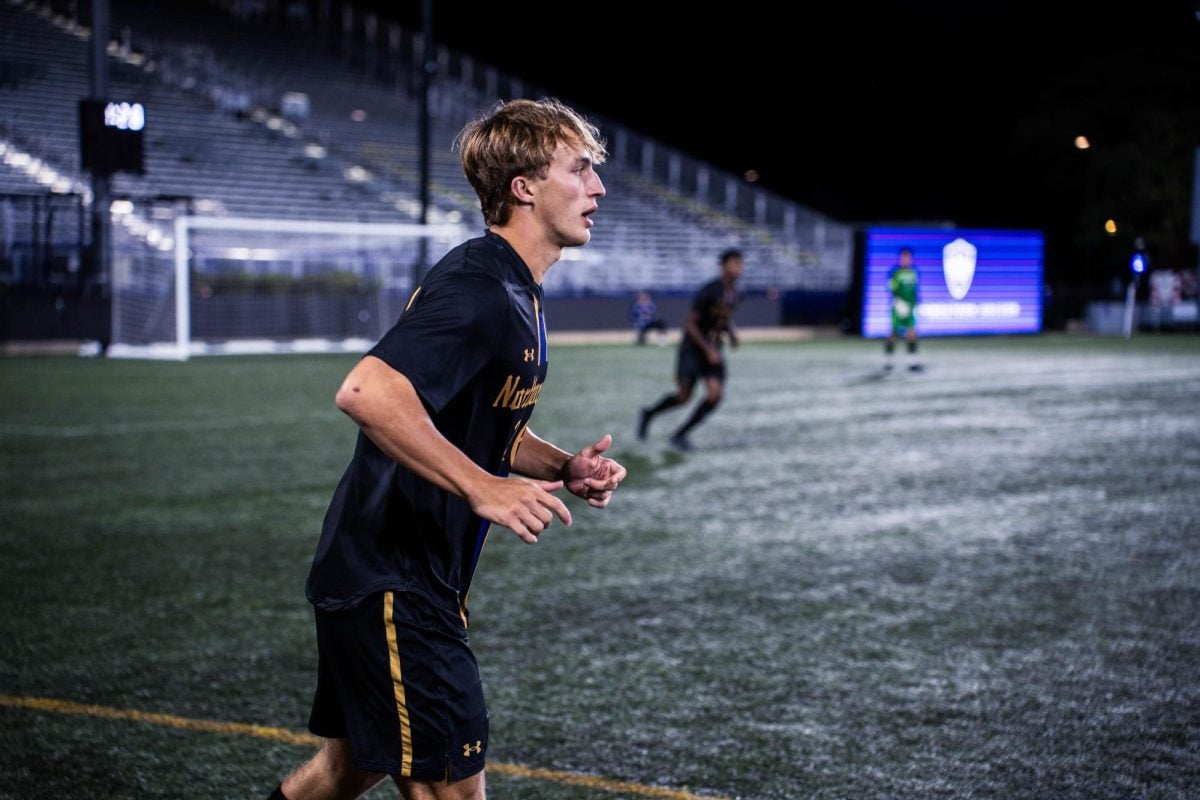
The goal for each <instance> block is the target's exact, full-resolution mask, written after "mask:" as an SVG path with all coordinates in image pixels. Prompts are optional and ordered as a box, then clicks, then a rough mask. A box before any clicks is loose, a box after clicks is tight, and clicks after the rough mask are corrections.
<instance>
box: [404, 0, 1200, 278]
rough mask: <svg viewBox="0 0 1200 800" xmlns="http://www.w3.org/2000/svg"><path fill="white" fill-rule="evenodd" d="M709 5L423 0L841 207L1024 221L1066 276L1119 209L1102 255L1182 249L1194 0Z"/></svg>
mask: <svg viewBox="0 0 1200 800" xmlns="http://www.w3.org/2000/svg"><path fill="white" fill-rule="evenodd" d="M403 5H404V8H405V9H406V11H407V13H409V14H410V15H412V14H413V13H414V8H415V9H416V11H417V12H419V8H420V4H419V3H405V4H403ZM651 7H653V8H654V9H655V11H654V12H653V14H652V15H651V14H650V13H649V12H648V11H647V9H649V8H651ZM393 8H395V6H393ZM450 8H454V9H455V10H454V11H453V13H448V9H450ZM672 8H673V9H676V10H674V11H672V10H671V9H672ZM712 8H713V9H714V11H713V13H706V12H705V11H704V10H703V7H702V6H701V5H700V4H653V3H645V2H642V3H631V2H609V3H595V4H584V3H555V4H542V3H520V4H511V3H472V4H456V5H454V6H451V5H450V4H449V3H446V2H442V0H437V1H436V2H435V18H434V36H435V38H436V39H437V40H438V41H439V42H442V43H444V44H447V45H449V46H451V47H454V48H455V49H459V50H463V51H466V52H469V53H472V54H473V55H474V56H475V57H476V58H477V59H478V60H480V61H482V62H485V63H490V64H493V65H495V66H497V67H500V68H502V69H504V70H506V71H509V72H512V73H514V74H516V75H518V76H520V77H522V78H523V79H525V80H526V81H528V82H530V83H532V84H534V85H537V86H541V87H544V88H545V89H546V91H547V92H548V93H551V94H554V95H556V96H558V97H560V98H561V99H563V100H565V101H567V102H570V103H572V104H573V105H576V106H577V107H579V108H580V109H581V110H584V111H592V112H594V113H598V114H601V115H603V116H606V117H609V118H611V119H613V120H616V121H620V122H623V123H624V124H626V125H628V126H629V127H631V128H634V129H636V130H640V131H642V132H643V133H646V134H648V135H651V136H653V137H655V138H657V139H659V140H661V141H663V142H664V143H666V144H669V145H671V146H673V147H676V148H679V149H680V150H683V151H685V152H688V153H690V154H692V155H695V156H697V157H699V158H701V159H704V160H707V161H710V162H712V163H713V164H715V165H717V166H719V167H722V168H724V169H727V170H730V171H732V172H734V173H737V174H743V173H744V172H745V171H746V170H751V169H752V170H757V172H758V174H759V176H760V177H759V185H761V186H764V187H766V188H768V189H771V190H772V191H775V192H777V193H779V194H782V195H785V196H787V197H791V198H793V199H795V200H797V201H799V202H801V203H804V204H806V205H809V206H811V207H812V208H814V209H816V210H818V211H820V212H822V213H825V214H828V215H830V216H832V217H834V218H836V219H839V220H841V221H845V222H853V223H869V222H880V221H887V222H942V221H948V222H954V223H956V224H958V225H959V226H961V227H972V226H999V227H1019V228H1035V229H1040V230H1043V231H1045V232H1046V233H1047V235H1048V239H1049V240H1050V241H1049V242H1048V250H1049V251H1051V252H1050V254H1049V256H1048V259H1049V260H1050V261H1053V262H1055V265H1057V267H1058V269H1059V271H1060V272H1061V274H1062V275H1064V276H1065V278H1066V279H1071V278H1078V277H1080V275H1078V274H1077V273H1078V272H1079V270H1078V266H1077V263H1076V262H1078V260H1079V259H1078V252H1079V251H1080V249H1081V248H1082V246H1083V244H1084V242H1085V241H1086V239H1085V237H1086V236H1093V235H1099V236H1100V237H1101V238H1102V239H1103V231H1102V221H1103V220H1102V219H1101V220H1099V221H1095V220H1093V219H1092V218H1093V217H1108V216H1115V217H1117V218H1118V220H1119V221H1121V222H1127V223H1128V224H1126V225H1123V226H1122V228H1121V235H1120V236H1119V237H1110V238H1112V239H1114V241H1112V242H1106V241H1103V240H1101V241H1098V242H1096V243H1095V244H1094V245H1093V247H1094V249H1095V250H1096V253H1097V256H1098V259H1097V260H1098V261H1099V262H1100V263H1103V260H1104V258H1105V252H1104V250H1103V248H1104V247H1108V248H1109V249H1110V250H1113V254H1110V258H1116V255H1115V253H1116V251H1117V250H1118V249H1120V247H1123V246H1124V244H1122V243H1119V242H1117V241H1116V240H1121V242H1124V238H1125V237H1127V236H1131V235H1132V232H1133V229H1134V228H1138V229H1139V230H1140V231H1142V232H1145V233H1152V234H1153V239H1154V246H1155V247H1156V248H1157V249H1158V250H1160V251H1161V253H1162V254H1163V255H1164V257H1169V258H1173V259H1177V260H1187V259H1193V260H1192V261H1191V262H1190V263H1191V265H1192V266H1194V255H1193V254H1192V252H1191V250H1190V247H1191V246H1190V244H1189V243H1188V241H1187V235H1186V233H1187V231H1186V223H1187V216H1188V215H1189V214H1190V202H1191V200H1190V191H1191V166H1192V164H1191V161H1192V153H1193V151H1194V148H1195V147H1196V145H1197V144H1200V137H1198V135H1197V131H1198V130H1200V22H1197V21H1196V9H1197V8H1200V3H1193V2H1184V1H1183V0H1160V1H1158V2H1151V0H1143V1H1142V2H1136V3H1135V2H1126V1H1125V0H1116V2H1112V3H1104V4H1100V3H1080V2H1076V1H1075V0H1068V2H1041V3H1036V4H1035V3H1032V2H1028V0H1022V2H991V3H963V2H953V3H952V2H944V1H942V2H932V0H912V1H911V2H899V1H898V0H897V1H896V2H857V3H828V4H809V3H804V4H787V3H754V2H745V3H737V4H724V5H721V6H714V7H712ZM1048 9H1050V10H1049V11H1048ZM649 16H653V17H656V18H657V17H662V18H663V19H662V21H659V22H651V21H649V20H648V19H647V17H649ZM416 20H419V13H418V14H417V16H416V17H415V19H414V18H412V17H411V16H410V18H409V19H408V20H403V19H402V21H407V22H409V24H412V23H413V22H414V21H416ZM1079 134H1084V135H1087V136H1089V138H1090V139H1091V140H1092V142H1093V143H1094V145H1095V146H1094V147H1093V149H1092V150H1091V151H1089V152H1086V153H1085V152H1083V151H1079V150H1077V149H1076V148H1075V147H1074V145H1073V141H1074V139H1075V137H1076V136H1077V135H1079ZM1089 170H1090V172H1089ZM1137 184H1145V185H1144V186H1141V185H1137ZM1165 184H1170V186H1169V187H1167V189H1164V188H1163V187H1164V185H1165ZM1160 195H1164V196H1160ZM1168 217H1169V218H1170V220H1169V221H1168V222H1163V219H1164V218H1168ZM1092 222H1094V223H1095V224H1091V223H1092ZM1181 229H1182V230H1181ZM1083 230H1086V231H1087V232H1088V233H1086V234H1085V233H1083V232H1082V231H1083ZM1096 232H1099V233H1098V234H1097V233H1096ZM1068 262H1071V263H1068Z"/></svg>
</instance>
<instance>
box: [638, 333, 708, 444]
mask: <svg viewBox="0 0 1200 800" xmlns="http://www.w3.org/2000/svg"><path fill="white" fill-rule="evenodd" d="M699 378H700V362H699V360H698V354H697V353H696V348H694V347H690V346H689V345H687V343H684V344H681V345H680V347H679V358H678V361H677V363H676V368H675V391H674V392H672V393H670V394H666V395H663V396H662V398H661V399H659V401H658V402H657V403H655V404H654V405H652V406H642V408H641V409H640V410H639V411H638V438H639V439H645V438H646V434H647V433H649V432H650V420H652V419H654V417H655V416H656V415H658V414H661V413H662V412H664V411H669V410H670V409H672V408H678V407H679V406H681V405H683V404H685V403H686V402H687V401H688V400H691V399H692V389H693V388H694V387H695V385H696V381H697V380H699Z"/></svg>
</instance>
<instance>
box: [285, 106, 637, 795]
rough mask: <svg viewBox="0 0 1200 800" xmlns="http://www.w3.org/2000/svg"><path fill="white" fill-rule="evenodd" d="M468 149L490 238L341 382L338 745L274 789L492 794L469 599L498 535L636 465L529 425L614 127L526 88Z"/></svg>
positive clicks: (329, 522)
mask: <svg viewBox="0 0 1200 800" xmlns="http://www.w3.org/2000/svg"><path fill="white" fill-rule="evenodd" d="M458 146H459V148H460V150H461V154H462V162H463V171H464V172H465V173H466V175H467V178H468V180H469V181H470V182H471V185H472V186H473V187H474V188H475V191H476V192H477V193H478V195H479V199H480V201H481V205H482V209H483V215H484V219H485V220H486V222H487V225H488V228H487V232H486V234H485V235H483V236H481V237H479V238H475V239H471V240H469V241H467V242H465V243H463V244H461V245H459V246H458V247H456V248H454V249H453V250H451V251H450V252H449V253H447V254H446V255H445V256H444V257H443V258H442V260H441V261H439V262H438V263H437V264H436V265H435V266H434V267H433V268H432V269H431V270H430V271H429V274H428V276H427V277H426V279H425V281H424V282H423V283H422V285H421V286H419V287H418V288H417V290H416V291H415V292H414V293H413V295H412V298H411V299H410V300H409V303H408V307H407V308H406V309H405V311H404V313H403V314H402V315H401V316H400V319H399V320H398V321H397V322H396V324H395V325H394V326H393V327H392V329H391V330H390V331H388V333H387V334H386V335H385V336H384V337H383V339H382V340H380V342H379V343H378V344H377V345H376V346H375V347H374V348H373V349H372V350H371V351H370V352H369V353H368V354H367V355H366V356H365V357H364V358H362V359H361V360H360V361H359V362H358V363H357V365H356V366H355V367H354V368H353V369H352V370H351V371H350V373H349V374H348V375H347V376H346V378H345V381H344V382H343V383H342V386H341V388H340V389H339V390H338V392H337V397H336V404H337V406H338V408H339V409H341V410H342V411H344V412H345V413H346V414H348V415H349V416H350V417H351V418H352V419H353V420H354V421H355V422H356V423H357V424H358V425H359V427H360V432H359V434H358V442H357V445H356V447H355V451H354V457H353V459H352V460H351V462H350V465H349V467H348V468H347V469H346V472H345V474H344V475H343V476H342V479H341V482H340V483H339V484H338V487H337V489H336V491H335V492H334V495H333V499H332V501H331V502H330V504H329V509H328V511H327V512H326V515H325V522H324V527H323V530H322V532H321V538H320V542H319V543H318V545H317V550H316V555H315V557H314V559H313V564H312V569H311V571H310V573H309V576H308V582H307V586H306V592H307V595H308V598H309V600H310V601H311V602H312V604H313V606H314V607H315V614H316V625H317V653H318V677H317V689H316V694H315V697H314V699H313V707H312V713H311V716H310V718H309V730H311V731H312V732H313V733H315V734H317V735H318V736H321V737H324V739H325V742H324V744H323V746H322V747H321V750H320V751H319V752H318V753H317V754H316V755H315V756H314V757H313V758H312V760H310V761H309V762H307V763H306V764H304V765H303V766H301V767H300V768H299V769H297V770H296V771H295V772H294V773H292V774H291V775H290V776H288V778H287V779H286V780H284V781H283V782H282V784H280V786H279V787H277V788H276V789H275V791H274V793H273V794H272V795H271V796H272V797H273V798H281V797H282V798H290V799H291V800H301V798H352V797H358V796H359V795H361V794H362V793H364V792H366V791H367V790H369V789H370V788H371V787H372V786H374V785H375V784H376V783H378V782H379V781H381V780H382V779H383V778H384V777H385V776H387V775H390V776H392V778H393V779H394V781H395V783H396V784H397V786H398V787H399V789H400V792H401V794H402V795H403V796H404V797H405V798H407V799H408V800H482V799H483V798H484V796H485V787H484V773H483V769H484V759H485V756H486V753H487V745H488V713H487V706H486V703H485V700H484V694H483V687H482V684H481V682H480V676H479V669H478V667H477V665H476V662H475V657H474V655H473V654H472V652H471V649H470V646H469V644H468V638H467V622H468V614H467V593H468V591H469V589H470V586H471V579H472V576H473V575H474V573H475V568H476V565H477V563H478V560H479V554H480V551H481V549H482V548H483V542H484V538H485V537H486V536H487V532H488V528H489V526H490V525H492V524H493V523H495V524H499V525H503V526H505V527H507V528H510V529H511V530H512V531H513V532H515V533H516V534H517V535H518V536H519V537H520V538H521V539H523V540H524V541H526V542H529V543H533V542H536V541H537V539H538V536H539V534H541V533H542V532H543V531H544V530H545V529H546V527H548V526H549V525H550V523H551V521H552V520H553V519H554V518H555V517H558V518H559V519H560V520H561V521H562V522H564V523H566V524H568V525H569V524H570V523H571V514H570V512H569V511H568V509H567V507H566V506H565V505H564V504H563V502H562V501H561V500H560V499H559V498H558V497H556V496H555V495H554V492H555V491H557V490H559V489H560V488H563V487H565V488H566V489H567V490H568V491H570V492H571V493H572V494H575V495H578V496H579V497H582V498H585V499H586V500H587V501H588V503H589V505H591V506H593V507H596V508H603V507H604V506H606V505H608V503H609V500H610V499H611V497H612V493H613V490H615V489H616V488H617V485H618V484H619V483H620V482H621V480H622V478H624V476H625V470H624V468H623V467H621V465H620V464H618V463H617V462H615V461H613V460H612V459H610V458H607V457H605V456H604V455H603V454H604V452H605V451H606V450H607V449H608V448H609V446H610V445H611V443H612V438H611V437H610V436H607V435H606V436H604V437H602V438H601V439H600V440H599V441H597V442H596V443H595V444H592V445H589V446H587V447H584V448H583V449H582V450H580V451H579V452H578V453H576V454H574V455H572V454H570V453H568V452H566V451H564V450H561V449H559V448H558V447H555V446H554V445H552V444H550V443H549V442H546V441H544V440H542V439H540V438H538V437H537V436H536V435H534V433H533V432H532V431H530V430H529V428H528V425H529V418H530V416H531V415H532V413H533V408H534V404H535V403H536V402H537V400H538V396H539V395H540V393H541V390H542V382H543V381H544V380H545V379H546V371H547V366H548V364H549V359H548V357H547V352H546V322H545V316H544V310H543V303H542V287H541V281H542V277H543V276H544V275H545V274H546V271H547V270H549V268H550V267H551V265H553V264H554V263H555V262H556V261H558V260H559V258H560V257H561V256H562V251H563V248H565V247H577V246H580V245H583V244H586V243H587V242H588V240H589V239H590V238H591V232H590V229H591V227H592V224H593V223H592V219H591V215H592V213H593V212H594V211H596V208H597V201H598V200H599V199H600V198H601V197H603V196H604V186H603V184H602V183H601V181H600V178H599V176H598V175H597V174H596V172H595V170H594V166H595V165H596V164H599V163H600V162H601V161H602V160H603V158H604V154H605V153H604V145H603V142H602V141H601V140H600V138H599V132H598V131H597V129H596V128H595V127H594V126H592V125H591V123H589V122H587V121H586V120H584V119H583V118H582V117H580V116H579V115H578V114H576V113H575V112H574V111H572V110H571V109H569V108H567V107H566V106H564V105H562V104H560V103H558V102H557V101H554V100H542V101H538V102H533V101H529V100H514V101H511V102H509V103H503V104H500V105H498V106H497V107H496V108H495V109H493V110H492V111H491V112H490V113H489V114H487V115H486V116H484V117H482V118H480V119H478V120H475V121H474V122H472V123H470V124H468V125H467V126H466V127H465V128H464V129H463V131H462V133H461V134H460V135H459V138H458ZM510 473H512V474H515V475H522V476H525V477H523V478H518V477H510Z"/></svg>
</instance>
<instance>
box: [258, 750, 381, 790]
mask: <svg viewBox="0 0 1200 800" xmlns="http://www.w3.org/2000/svg"><path fill="white" fill-rule="evenodd" d="M385 777H386V773H383V772H368V771H366V770H361V769H358V768H357V767H355V766H354V763H353V760H352V756H351V752H350V742H349V740H347V739H326V740H325V742H324V744H322V745H321V749H320V750H318V751H317V754H316V755H315V756H313V757H312V758H311V759H310V760H309V761H308V762H307V763H305V764H304V765H302V766H301V767H300V768H299V769H297V770H296V771H295V772H293V773H292V774H291V775H289V776H288V777H287V778H286V779H285V780H284V781H283V783H281V784H280V786H279V788H278V789H276V790H275V793H274V794H272V795H271V798H273V799H274V800H279V798H286V800H307V799H308V798H314V799H315V798H328V799H329V800H337V799H338V798H348V799H349V798H355V797H359V796H360V795H362V794H363V793H364V792H366V791H367V790H368V789H370V788H371V787H372V786H374V785H375V784H377V783H379V782H380V781H381V780H383V779H384V778H385ZM269 800H271V799H270V798H269Z"/></svg>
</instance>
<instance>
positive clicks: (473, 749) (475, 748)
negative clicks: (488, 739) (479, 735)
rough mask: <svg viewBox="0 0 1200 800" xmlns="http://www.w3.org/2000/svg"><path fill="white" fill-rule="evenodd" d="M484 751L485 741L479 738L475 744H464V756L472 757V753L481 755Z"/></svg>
mask: <svg viewBox="0 0 1200 800" xmlns="http://www.w3.org/2000/svg"><path fill="white" fill-rule="evenodd" d="M482 752H483V742H482V741H481V740H479V739H476V740H475V744H471V743H470V742H467V743H466V744H464V745H463V758H470V757H471V755H472V754H474V755H479V754H480V753H482Z"/></svg>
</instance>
